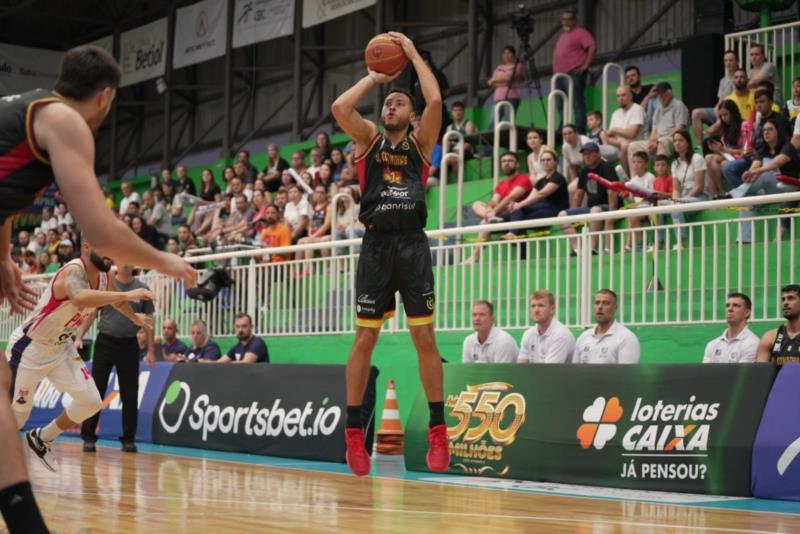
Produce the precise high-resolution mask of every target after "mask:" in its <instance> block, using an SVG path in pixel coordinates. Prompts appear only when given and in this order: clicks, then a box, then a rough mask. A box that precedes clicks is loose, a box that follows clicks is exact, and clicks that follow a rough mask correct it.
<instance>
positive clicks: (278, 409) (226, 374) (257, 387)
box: [153, 364, 346, 462]
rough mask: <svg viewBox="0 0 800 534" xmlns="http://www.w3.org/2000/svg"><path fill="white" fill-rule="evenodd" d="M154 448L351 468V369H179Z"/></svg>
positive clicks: (157, 420) (161, 405)
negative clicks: (347, 462) (347, 460)
mask: <svg viewBox="0 0 800 534" xmlns="http://www.w3.org/2000/svg"><path fill="white" fill-rule="evenodd" d="M156 406H157V407H156V413H155V414H154V416H153V442H154V443H161V444H164V445H178V446H184V447H195V448H202V449H215V450H223V451H232V452H247V453H253V454H263V455H270V456H285V457H290V458H304V459H312V460H326V461H332V462H344V452H345V446H344V424H345V413H346V398H345V367H344V366H343V365H245V366H241V365H219V366H215V367H214V369H213V370H212V369H210V368H209V367H208V366H205V365H195V364H179V365H175V366H174V367H173V372H172V374H171V375H170V378H169V383H168V384H167V387H166V388H165V390H164V392H163V393H162V394H161V395H160V397H159V399H158V402H157V405H156Z"/></svg>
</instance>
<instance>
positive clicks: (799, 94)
mask: <svg viewBox="0 0 800 534" xmlns="http://www.w3.org/2000/svg"><path fill="white" fill-rule="evenodd" d="M786 114H787V115H789V121H790V122H792V124H793V125H794V126H795V127H796V126H797V117H798V115H800V77H798V78H795V79H794V80H792V98H790V99H789V100H787V101H786Z"/></svg>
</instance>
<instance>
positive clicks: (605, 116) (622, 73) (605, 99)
mask: <svg viewBox="0 0 800 534" xmlns="http://www.w3.org/2000/svg"><path fill="white" fill-rule="evenodd" d="M611 69H617V70H618V71H619V84H620V85H622V83H623V82H624V81H625V71H624V69H623V68H622V65H620V64H619V63H606V64H605V65H603V82H602V91H603V95H602V99H603V102H602V104H603V106H602V109H603V129H604V130H605V129H606V128H608V119H609V117H608V71H609V70H611Z"/></svg>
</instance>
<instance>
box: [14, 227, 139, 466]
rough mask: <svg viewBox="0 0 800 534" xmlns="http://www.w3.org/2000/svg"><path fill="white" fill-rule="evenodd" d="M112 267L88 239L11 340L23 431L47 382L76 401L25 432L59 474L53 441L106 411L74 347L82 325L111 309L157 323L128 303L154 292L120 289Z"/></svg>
mask: <svg viewBox="0 0 800 534" xmlns="http://www.w3.org/2000/svg"><path fill="white" fill-rule="evenodd" d="M110 268H111V261H110V260H108V259H107V258H101V257H100V256H98V255H97V254H96V253H95V252H94V251H92V249H91V247H90V245H89V244H88V243H87V242H86V240H85V239H84V240H83V244H82V246H81V257H80V258H78V259H75V260H72V261H70V262H69V263H67V264H66V265H64V266H63V267H62V268H61V269H59V270H58V271H57V272H56V274H55V275H54V276H53V278H52V280H51V281H50V283H49V285H48V287H47V289H46V290H45V292H44V294H43V295H42V296H41V298H40V300H39V304H38V305H37V306H36V309H35V310H34V311H33V313H32V314H31V315H30V316H29V317H28V319H27V320H26V321H25V322H24V323H23V324H22V325H20V326H19V327H17V329H16V330H14V332H13V333H12V334H11V338H10V339H9V342H8V347H7V349H6V352H7V354H8V356H7V357H8V363H9V366H10V368H11V402H12V410H13V412H14V416H15V417H16V421H17V426H18V427H19V428H22V427H23V426H24V425H25V422H26V421H27V420H28V416H29V415H30V412H31V407H32V402H33V395H34V392H35V391H36V386H37V384H38V383H39V382H40V381H41V380H42V379H44V378H47V379H49V380H50V382H51V383H52V384H53V386H55V387H56V389H58V390H60V391H62V392H64V393H67V394H69V395H70V397H72V403H71V404H69V405H68V406H67V408H66V409H65V410H64V411H63V412H62V413H61V415H59V416H58V417H57V418H55V419H53V421H51V422H50V424H48V425H47V426H45V427H42V428H35V429H33V430H31V431H29V432H28V433H27V434H26V439H27V441H28V446H30V448H31V449H32V450H33V451H34V452H35V453H36V455H37V456H38V457H39V459H41V460H42V463H44V465H45V466H46V467H47V468H48V469H50V470H51V471H55V470H56V462H55V459H54V458H53V454H52V452H51V443H52V442H53V440H55V438H56V437H57V436H58V435H59V434H61V433H62V432H63V431H65V430H67V429H68V428H70V427H72V426H74V425H77V424H80V423H81V422H82V421H83V420H85V419H88V418H89V417H91V416H92V415H94V414H95V413H97V412H98V411H99V410H100V409H101V408H102V399H101V398H100V393H99V392H98V391H97V387H96V386H95V384H94V381H93V380H92V377H91V374H90V373H89V371H88V369H86V367H85V366H84V364H83V361H82V360H81V358H80V356H79V355H78V353H77V351H76V349H75V345H74V341H75V335H76V334H77V332H78V330H79V328H80V326H81V324H82V323H83V321H84V320H85V319H86V318H87V317H88V316H89V315H90V314H91V312H92V311H93V310H94V309H95V308H100V307H102V306H107V305H111V306H114V307H115V308H117V310H119V311H120V312H121V313H122V314H124V315H126V316H127V317H128V318H130V319H131V321H133V322H134V323H136V324H138V325H140V326H142V327H144V328H148V329H152V319H150V318H148V317H146V316H145V315H143V314H136V313H134V312H133V310H132V309H131V307H130V306H129V305H128V302H129V301H138V300H152V299H153V294H152V293H151V292H150V291H148V290H146V289H135V290H133V291H126V292H120V291H116V290H115V289H114V285H113V284H112V283H110V281H109V275H108V270H109V269H110Z"/></svg>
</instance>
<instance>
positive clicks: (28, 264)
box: [21, 249, 39, 274]
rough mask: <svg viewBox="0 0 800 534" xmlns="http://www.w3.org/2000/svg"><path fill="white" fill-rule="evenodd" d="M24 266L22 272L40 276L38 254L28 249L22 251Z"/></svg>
mask: <svg viewBox="0 0 800 534" xmlns="http://www.w3.org/2000/svg"><path fill="white" fill-rule="evenodd" d="M22 255H23V258H24V260H23V264H22V267H21V269H22V272H23V273H26V274H39V266H38V264H37V262H36V254H34V253H33V252H31V251H30V250H28V249H22Z"/></svg>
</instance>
